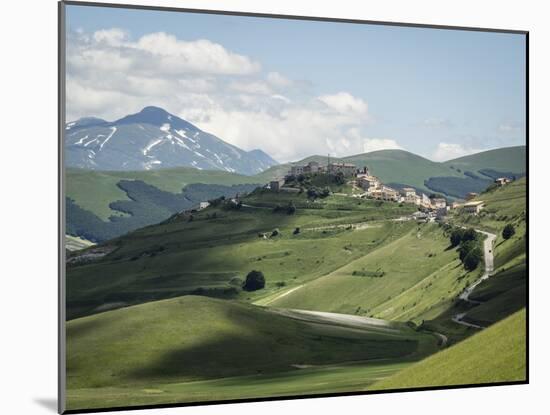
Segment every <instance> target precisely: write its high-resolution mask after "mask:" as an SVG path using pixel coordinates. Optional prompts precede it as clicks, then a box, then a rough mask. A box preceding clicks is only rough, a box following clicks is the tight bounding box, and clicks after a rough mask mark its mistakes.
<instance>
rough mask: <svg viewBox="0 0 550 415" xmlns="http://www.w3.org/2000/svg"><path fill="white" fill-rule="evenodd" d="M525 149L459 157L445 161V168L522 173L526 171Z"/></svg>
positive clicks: (508, 149) (501, 149)
mask: <svg viewBox="0 0 550 415" xmlns="http://www.w3.org/2000/svg"><path fill="white" fill-rule="evenodd" d="M525 153H526V147H525V146H517V147H506V148H499V149H496V150H489V151H483V152H481V153H477V154H472V155H469V156H464V157H460V158H457V159H454V160H449V161H446V162H445V163H443V164H445V165H446V166H454V167H458V168H460V169H462V170H463V171H468V170H469V171H472V172H475V171H479V170H481V169H494V170H497V171H505V172H510V171H511V172H514V173H523V172H525V170H526V154H525Z"/></svg>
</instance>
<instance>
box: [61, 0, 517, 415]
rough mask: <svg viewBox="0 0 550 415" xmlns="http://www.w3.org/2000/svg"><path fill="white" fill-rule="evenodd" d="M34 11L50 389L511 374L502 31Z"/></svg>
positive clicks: (228, 390) (151, 390)
mask: <svg viewBox="0 0 550 415" xmlns="http://www.w3.org/2000/svg"><path fill="white" fill-rule="evenodd" d="M59 11H60V14H59V17H60V38H59V42H60V43H59V46H60V62H59V79H60V102H59V106H60V113H59V118H60V137H59V140H60V160H61V163H60V189H61V191H60V264H61V265H60V285H59V287H60V319H61V321H60V333H59V334H60V338H59V340H60V347H59V350H60V379H59V386H60V388H59V394H60V395H59V396H60V397H59V403H60V411H61V412H73V413H74V412H80V411H91V410H94V411H96V410H97V411H100V410H112V409H132V408H148V407H157V406H159V407H167V406H183V405H192V404H193V405H195V404H211V403H223V402H235V401H238V402H244V401H258V400H275V399H291V398H292V399H295V398H304V397H322V396H340V395H342V396H344V395H352V394H369V393H380V392H382V391H415V390H425V389H437V388H449V387H463V386H472V385H485V386H487V385H502V384H522V383H527V382H528V374H527V365H526V360H527V340H528V336H527V323H526V313H527V292H528V290H527V287H528V272H527V246H528V226H527V223H528V207H527V180H528V179H527V173H528V166H527V141H528V130H527V125H528V108H527V99H526V97H527V90H528V79H527V55H528V33H527V32H519V31H507V30H495V29H472V28H458V27H447V26H427V25H420V24H418V25H417V24H399V23H387V22H384V23H377V22H367V21H357V20H338V19H331V18H313V17H297V16H271V15H257V14H247V13H230V12H215V11H205V10H187V9H168V8H154V7H143V6H128V5H125V6H120V5H109V4H105V5H102V4H97V3H92V4H86V3H78V2H62V3H60V8H59ZM444 23H445V22H442V24H444Z"/></svg>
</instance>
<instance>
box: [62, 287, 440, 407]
mask: <svg viewBox="0 0 550 415" xmlns="http://www.w3.org/2000/svg"><path fill="white" fill-rule="evenodd" d="M382 323H383V324H381V322H380V321H374V320H373V321H367V322H363V321H359V322H358V321H354V320H351V321H347V320H344V321H339V320H335V321H333V320H331V319H327V318H326V317H324V316H317V315H307V314H306V315H304V314H301V313H299V312H292V311H287V310H283V311H279V310H277V309H270V308H263V307H257V306H253V305H247V304H243V303H237V302H232V301H226V300H218V299H211V298H206V297H197V296H184V297H179V298H175V299H171V300H163V301H156V302H150V303H147V304H142V305H137V306H133V307H127V308H122V309H120V310H114V311H108V312H104V313H99V314H96V315H93V316H89V317H85V318H80V319H77V320H74V321H70V322H68V323H67V339H68V344H67V375H68V390H69V394H68V399H69V409H78V408H84V407H90V406H91V407H97V406H101V405H106V404H107V403H106V402H105V401H104V400H97V399H94V398H95V396H94V394H93V393H92V394H91V395H90V392H91V391H94V390H96V391H97V390H98V388H99V390H101V391H104V390H105V392H106V393H107V395H108V394H110V393H113V392H114V396H113V399H114V400H116V402H113V403H116V405H122V406H124V405H133V404H135V403H136V400H135V398H136V397H137V398H138V401H139V398H140V397H141V398H143V397H144V396H145V397H152V398H153V399H154V400H155V399H157V401H165V400H166V398H167V397H168V399H172V401H175V402H187V401H190V400H191V401H192V400H201V399H204V398H205V397H206V396H208V399H209V400H211V399H225V398H227V397H228V396H233V397H235V396H239V397H241V398H243V397H258V396H270V395H272V394H273V393H276V394H277V393H280V394H289V393H294V394H296V393H297V391H302V392H303V393H315V392H321V391H329V390H331V389H330V388H331V386H330V384H327V383H325V386H324V387H321V385H320V384H317V383H316V381H315V379H317V382H318V381H320V380H323V379H325V380H331V381H334V382H336V383H338V382H339V383H340V390H343V388H349V387H354V385H357V382H358V377H359V376H360V379H361V380H362V382H365V380H369V381H371V382H372V381H374V380H376V379H377V378H378V377H379V376H381V375H382V374H384V375H387V374H389V373H393V372H394V371H395V370H397V369H398V368H400V367H403V366H404V365H406V364H408V363H410V362H412V361H416V360H419V359H420V358H422V357H423V356H426V355H429V354H431V353H433V352H434V351H435V350H437V349H438V340H437V338H436V337H435V336H433V335H431V334H429V333H421V332H417V331H415V330H413V329H412V328H411V327H409V326H407V325H406V324H403V323H384V322H382ZM388 360H391V363H390V364H388V363H387V361H388ZM381 362H386V363H383V364H382V363H381ZM333 365H336V368H337V370H336V372H333V371H332V366H333ZM347 367H349V368H350V369H351V372H353V373H355V375H354V376H353V377H352V378H351V379H350V378H348V371H347V370H346V368H347ZM360 368H363V369H366V371H363V370H360ZM326 372H330V373H329V374H327V373H326ZM310 375H312V376H310ZM220 379H221V382H220ZM312 379H313V380H312ZM288 382H290V383H288ZM120 385H124V388H123V389H121V388H120ZM239 385H241V387H243V389H240V388H239V387H238V386H239ZM361 386H362V387H364V384H362V385H361ZM123 390H124V391H125V392H123ZM101 393H102V395H103V393H104V392H101ZM144 402H146V401H144Z"/></svg>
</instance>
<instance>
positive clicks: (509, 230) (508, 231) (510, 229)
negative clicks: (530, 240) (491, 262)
mask: <svg viewBox="0 0 550 415" xmlns="http://www.w3.org/2000/svg"><path fill="white" fill-rule="evenodd" d="M515 233H516V229H515V228H514V225H512V224H511V223H509V224H508V225H506V226H505V227H504V229H503V230H502V237H503V238H504V239H510V238H511V237H512V236H514V234H515Z"/></svg>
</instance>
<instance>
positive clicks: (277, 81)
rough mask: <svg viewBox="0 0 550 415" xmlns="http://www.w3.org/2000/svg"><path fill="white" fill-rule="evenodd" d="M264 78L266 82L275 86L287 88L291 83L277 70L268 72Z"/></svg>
mask: <svg viewBox="0 0 550 415" xmlns="http://www.w3.org/2000/svg"><path fill="white" fill-rule="evenodd" d="M266 79H267V82H269V83H270V84H271V85H273V86H274V87H277V88H287V87H289V86H290V85H291V84H292V81H291V80H290V79H287V78H285V77H284V76H283V75H281V74H280V73H279V72H269V73H268V74H267V76H266Z"/></svg>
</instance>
